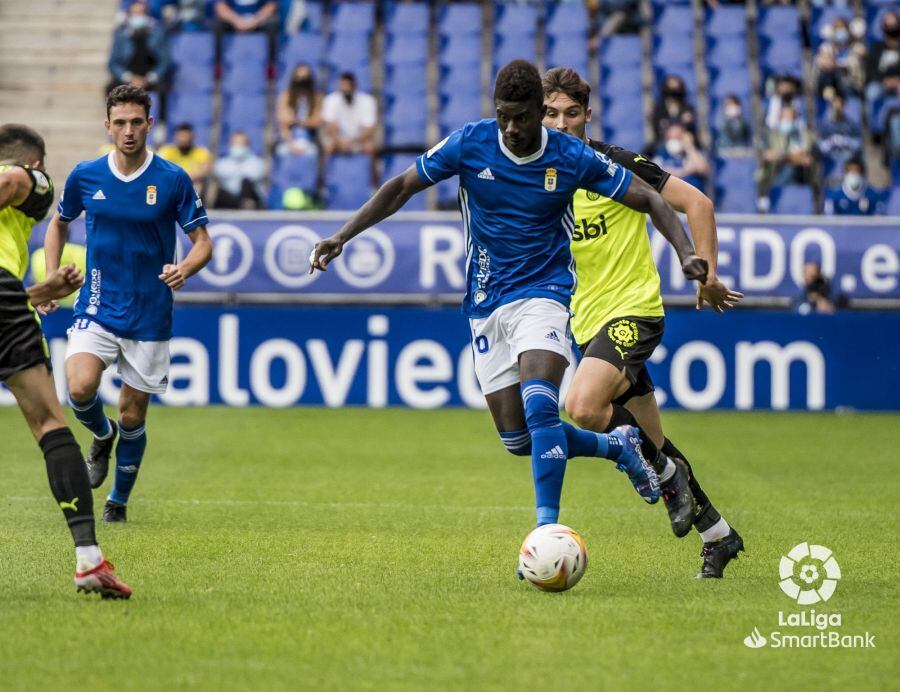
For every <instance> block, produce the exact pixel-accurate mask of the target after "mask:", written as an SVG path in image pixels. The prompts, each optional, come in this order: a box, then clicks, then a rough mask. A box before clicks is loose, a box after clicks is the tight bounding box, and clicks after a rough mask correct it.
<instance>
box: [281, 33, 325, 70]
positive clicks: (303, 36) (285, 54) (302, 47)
mask: <svg viewBox="0 0 900 692" xmlns="http://www.w3.org/2000/svg"><path fill="white" fill-rule="evenodd" d="M324 56H325V41H324V40H323V39H322V37H321V36H319V35H316V34H307V33H300V34H291V35H290V36H288V37H287V39H286V40H285V42H284V45H283V46H282V48H281V51H279V62H280V63H281V66H282V70H291V69H293V67H294V66H295V65H296V64H298V63H301V62H305V63H308V64H309V65H312V67H313V68H318V67H319V66H320V65H321V63H322V59H323V58H324Z"/></svg>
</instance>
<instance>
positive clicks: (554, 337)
mask: <svg viewBox="0 0 900 692" xmlns="http://www.w3.org/2000/svg"><path fill="white" fill-rule="evenodd" d="M544 338H545V339H550V341H555V342H557V343H559V334H557V333H556V330H555V329H554V330H553V331H552V332H550V333H549V334H545V335H544Z"/></svg>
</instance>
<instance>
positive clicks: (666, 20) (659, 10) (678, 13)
mask: <svg viewBox="0 0 900 692" xmlns="http://www.w3.org/2000/svg"><path fill="white" fill-rule="evenodd" d="M653 16H654V21H653V32H654V33H655V34H656V35H658V36H659V35H663V34H664V33H667V32H669V31H671V30H672V29H675V30H676V31H677V32H678V33H679V34H680V35H682V36H690V35H692V34H693V33H694V32H693V27H694V8H693V7H691V6H690V3H688V4H685V5H679V4H676V3H665V4H662V5H656V7H655V8H654V13H653ZM682 32H683V33H682Z"/></svg>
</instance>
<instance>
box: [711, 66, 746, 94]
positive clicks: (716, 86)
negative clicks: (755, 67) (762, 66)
mask: <svg viewBox="0 0 900 692" xmlns="http://www.w3.org/2000/svg"><path fill="white" fill-rule="evenodd" d="M708 91H709V95H710V97H711V98H716V99H723V98H725V97H726V96H728V94H735V95H736V96H739V97H740V98H742V99H746V100H747V101H749V98H750V91H751V90H750V71H749V69H748V68H747V66H746V65H741V66H737V65H735V66H733V67H727V68H725V69H719V68H717V67H710V68H709V86H708Z"/></svg>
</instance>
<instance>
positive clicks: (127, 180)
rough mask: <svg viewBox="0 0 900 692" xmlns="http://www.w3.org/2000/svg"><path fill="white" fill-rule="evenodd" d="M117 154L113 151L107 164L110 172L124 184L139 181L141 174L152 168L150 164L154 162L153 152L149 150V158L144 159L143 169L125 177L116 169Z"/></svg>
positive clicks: (107, 158) (107, 159) (108, 157)
mask: <svg viewBox="0 0 900 692" xmlns="http://www.w3.org/2000/svg"><path fill="white" fill-rule="evenodd" d="M115 155H116V152H114V151H111V152H109V155H108V156H107V157H106V163H107V164H109V170H110V171H111V172H112V174H113V175H114V176H116V177H117V178H118V179H119V180H121V181H122V182H123V183H130V182H131V181H132V180H137V179H138V178H140V177H141V174H142V173H143V172H144V171H146V170H147V169H148V168H149V167H150V162H151V161H152V160H153V152H152V151H150V150H149V149H148V150H147V158H146V159H144V163H143V164H141V167H140V168H138V169H137V170H136V171H135V172H134V173H132V174H131V175H123V174H122V173H121V172H120V171H119V169H118V168H116V159H115Z"/></svg>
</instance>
